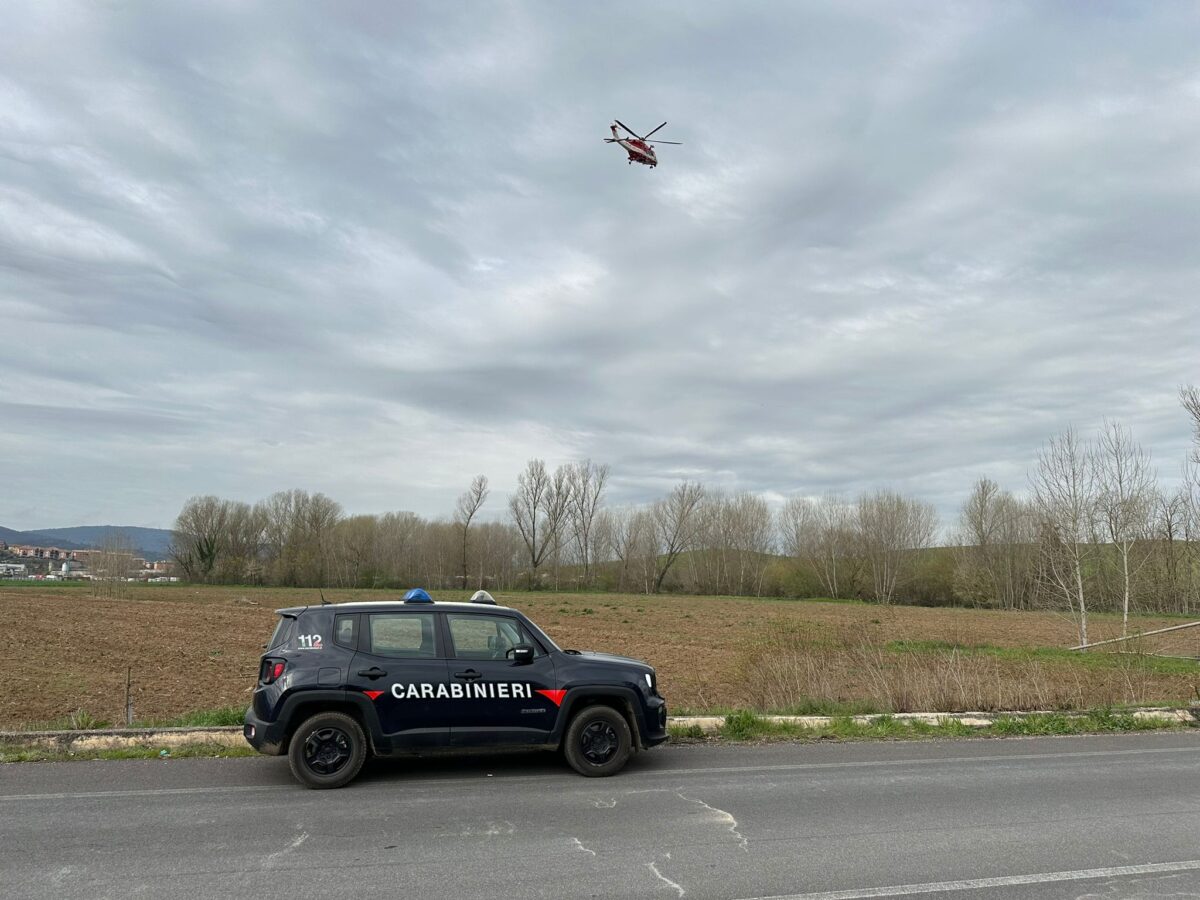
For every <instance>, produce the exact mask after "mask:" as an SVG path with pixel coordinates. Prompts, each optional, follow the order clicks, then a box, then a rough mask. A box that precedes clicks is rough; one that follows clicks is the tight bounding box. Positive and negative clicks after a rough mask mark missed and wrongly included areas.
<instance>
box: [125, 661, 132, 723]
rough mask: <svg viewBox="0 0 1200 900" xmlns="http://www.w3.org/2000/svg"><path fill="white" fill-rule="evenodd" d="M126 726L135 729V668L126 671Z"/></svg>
mask: <svg viewBox="0 0 1200 900" xmlns="http://www.w3.org/2000/svg"><path fill="white" fill-rule="evenodd" d="M125 726H126V727H127V728H132V727H133V666H130V667H129V668H128V669H126V670H125Z"/></svg>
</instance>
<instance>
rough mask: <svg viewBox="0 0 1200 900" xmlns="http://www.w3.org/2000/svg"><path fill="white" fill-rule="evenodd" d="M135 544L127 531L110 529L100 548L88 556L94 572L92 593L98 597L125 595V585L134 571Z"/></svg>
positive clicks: (89, 565)
mask: <svg viewBox="0 0 1200 900" xmlns="http://www.w3.org/2000/svg"><path fill="white" fill-rule="evenodd" d="M133 559H134V556H133V544H132V543H130V541H129V538H128V537H127V536H126V535H125V532H123V531H119V530H113V529H110V530H109V531H107V532H105V534H104V539H103V540H102V541H101V542H100V549H99V550H94V551H92V552H91V553H90V554H89V556H88V568H89V569H90V570H91V573H92V594H93V595H94V596H97V597H109V598H112V597H123V596H125V586H126V584H127V582H128V581H129V578H130V577H131V576H132V575H133V573H134V568H133Z"/></svg>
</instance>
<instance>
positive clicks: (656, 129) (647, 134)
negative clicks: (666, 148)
mask: <svg viewBox="0 0 1200 900" xmlns="http://www.w3.org/2000/svg"><path fill="white" fill-rule="evenodd" d="M666 124H667V123H666V122H663V123H662V125H659V126H658V128H662V127H663V125H666ZM658 128H655V129H654V131H658ZM654 131H649V132H647V133H646V137H644V138H642V140H643V141H644V140H645V139H646V138H648V137H650V135H652V134H654ZM663 143H664V144H665V143H667V142H666V141H663Z"/></svg>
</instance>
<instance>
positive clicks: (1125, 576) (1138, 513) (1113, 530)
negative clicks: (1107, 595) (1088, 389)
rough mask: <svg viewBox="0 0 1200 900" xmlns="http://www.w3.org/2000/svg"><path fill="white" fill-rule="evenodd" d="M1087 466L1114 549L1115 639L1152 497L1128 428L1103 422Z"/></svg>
mask: <svg viewBox="0 0 1200 900" xmlns="http://www.w3.org/2000/svg"><path fill="white" fill-rule="evenodd" d="M1092 465H1093V468H1094V471H1095V476H1096V488H1097V495H1096V501H1097V503H1096V510H1097V513H1098V515H1097V522H1098V523H1099V525H1100V527H1101V528H1102V529H1103V537H1104V539H1105V540H1107V541H1109V542H1110V543H1111V544H1112V545H1113V549H1114V550H1115V551H1116V557H1117V565H1118V568H1119V570H1120V578H1121V635H1122V636H1123V637H1124V636H1127V635H1128V634H1129V586H1130V581H1131V580H1132V578H1133V577H1134V576H1135V575H1136V574H1137V573H1138V571H1139V570H1140V569H1141V568H1142V566H1143V565H1144V564H1145V562H1146V560H1147V559H1148V558H1149V555H1150V554H1149V549H1150V548H1149V545H1148V542H1147V538H1148V537H1149V535H1150V530H1151V527H1152V519H1153V514H1154V505H1155V504H1154V502H1155V498H1156V493H1157V491H1156V476H1155V472H1154V469H1153V468H1152V467H1151V465H1150V456H1149V454H1147V453H1145V452H1144V451H1143V450H1142V448H1141V446H1140V445H1138V444H1137V443H1135V442H1134V440H1133V435H1132V433H1131V432H1130V431H1129V429H1128V428H1124V427H1122V426H1121V425H1119V424H1117V423H1116V422H1109V421H1107V420H1106V421H1105V422H1104V426H1103V427H1102V428H1101V430H1100V439H1099V442H1098V444H1097V446H1096V450H1095V454H1094V456H1093V461H1092Z"/></svg>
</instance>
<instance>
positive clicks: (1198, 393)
mask: <svg viewBox="0 0 1200 900" xmlns="http://www.w3.org/2000/svg"><path fill="white" fill-rule="evenodd" d="M1179 402H1180V403H1182V404H1183V408H1184V409H1185V410H1186V411H1187V414H1188V415H1189V416H1191V417H1192V443H1193V444H1195V447H1194V448H1193V449H1192V459H1193V460H1195V461H1196V462H1198V463H1200V388H1198V387H1196V385H1194V384H1188V385H1184V386H1183V387H1181V388H1180V389H1179Z"/></svg>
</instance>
